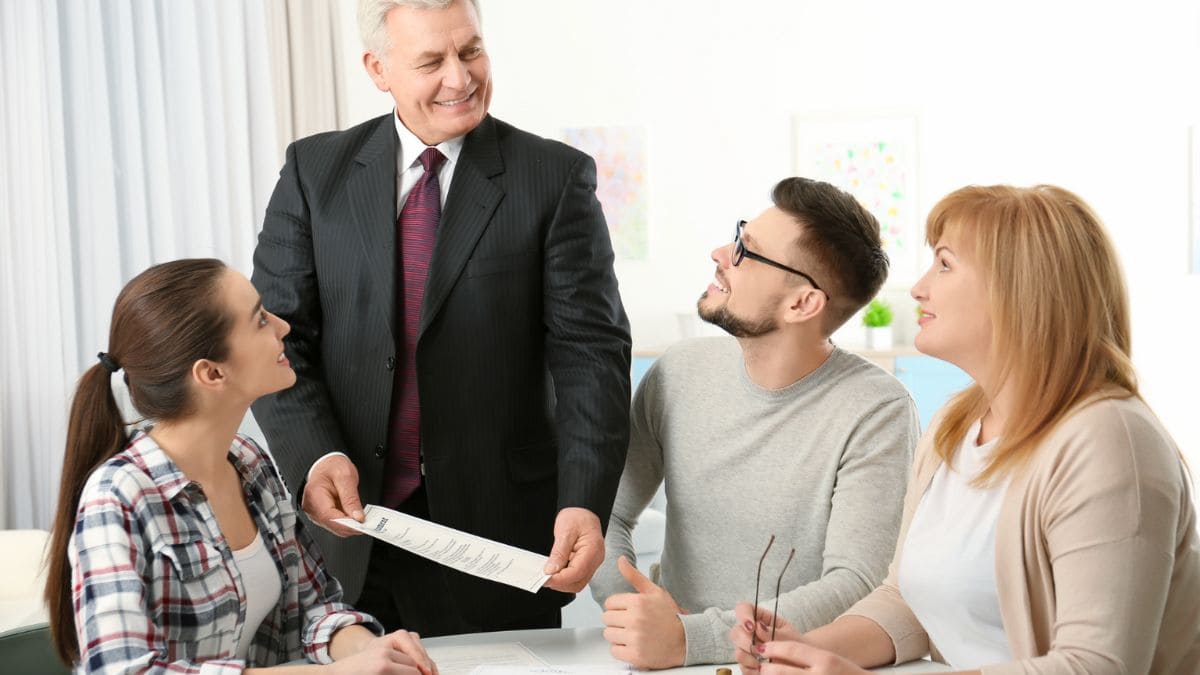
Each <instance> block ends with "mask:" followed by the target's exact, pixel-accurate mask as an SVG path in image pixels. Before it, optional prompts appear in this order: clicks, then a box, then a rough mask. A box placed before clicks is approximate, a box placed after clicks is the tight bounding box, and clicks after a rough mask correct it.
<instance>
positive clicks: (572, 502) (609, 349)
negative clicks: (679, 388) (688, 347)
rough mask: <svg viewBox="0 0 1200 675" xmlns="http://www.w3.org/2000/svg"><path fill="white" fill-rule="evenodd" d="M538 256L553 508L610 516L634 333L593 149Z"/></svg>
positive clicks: (577, 167) (569, 185)
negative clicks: (550, 397) (549, 391)
mask: <svg viewBox="0 0 1200 675" xmlns="http://www.w3.org/2000/svg"><path fill="white" fill-rule="evenodd" d="M543 265H544V273H543V284H544V288H543V295H544V299H543V320H544V322H545V325H546V329H547V336H546V358H547V361H548V364H549V367H550V374H551V376H552V377H553V378H554V393H555V397H556V399H557V403H556V406H555V426H556V429H557V434H558V507H559V508H560V509H562V508H566V507H572V506H577V507H583V508H586V509H588V510H589V511H591V512H593V513H595V514H596V515H597V516H598V517H599V518H600V522H601V523H602V524H604V525H607V523H608V518H609V514H610V512H611V510H612V504H613V498H614V497H615V495H616V491H617V483H618V481H619V480H620V477H621V468H622V467H623V466H624V464H625V453H626V449H627V447H628V444H629V367H630V361H629V359H630V335H629V320H628V319H627V318H626V316H625V309H624V307H623V306H622V305H621V297H620V294H619V293H618V291H617V278H616V274H615V273H614V272H613V250H612V242H611V241H610V240H609V236H608V227H607V225H606V223H605V221H604V213H603V212H602V211H601V210H600V202H599V201H598V200H597V199H596V165H595V163H594V162H593V161H592V159H591V158H590V157H587V156H583V157H580V158H579V159H578V161H576V162H575V164H574V166H572V167H571V171H570V175H569V177H568V179H567V182H566V184H565V185H564V186H563V190H562V193H561V195H560V197H559V201H558V205H557V208H556V209H555V212H554V215H553V217H552V219H551V221H550V224H549V226H548V228H547V231H546V235H545V251H544V263H543Z"/></svg>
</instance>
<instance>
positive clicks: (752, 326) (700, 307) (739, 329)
mask: <svg viewBox="0 0 1200 675" xmlns="http://www.w3.org/2000/svg"><path fill="white" fill-rule="evenodd" d="M707 297H708V291H705V292H704V294H703V295H701V296H700V300H699V301H698V302H697V303H696V311H697V313H699V314H700V318H701V319H703V320H705V321H707V322H708V323H711V324H712V325H714V326H716V327H717V328H720V329H721V330H723V331H725V332H726V333H729V334H730V335H732V336H733V337H735V338H756V337H760V336H762V335H766V334H767V333H770V332H772V331H774V330H776V329H778V328H779V322H777V321H775V319H773V318H771V317H769V316H768V317H765V318H762V319H743V318H742V317H740V316H736V315H735V314H734V313H733V312H731V311H729V306H728V305H721V306H719V307H717V308H716V309H706V308H705V307H704V299H705V298H707Z"/></svg>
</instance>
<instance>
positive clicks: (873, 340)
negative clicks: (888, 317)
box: [867, 326, 892, 352]
mask: <svg viewBox="0 0 1200 675" xmlns="http://www.w3.org/2000/svg"><path fill="white" fill-rule="evenodd" d="M891 348H892V327H891V326H880V327H874V328H873V327H871V326H867V349H872V350H875V351H879V352H884V351H887V350H889V349H891Z"/></svg>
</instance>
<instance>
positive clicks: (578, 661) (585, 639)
mask: <svg viewBox="0 0 1200 675" xmlns="http://www.w3.org/2000/svg"><path fill="white" fill-rule="evenodd" d="M602 631H603V629H602V628H599V627H595V628H559V629H545V630H515V631H505V632H499V633H472V634H470V635H449V636H446V637H437V638H422V639H421V643H422V644H424V645H425V647H426V648H427V649H428V650H429V653H430V656H432V657H433V659H434V660H435V661H436V660H437V649H438V648H439V647H460V646H480V645H487V644H497V643H512V642H519V643H521V644H523V645H525V646H526V647H528V648H529V650H530V651H532V652H533V653H534V654H536V655H537V656H538V657H539V658H541V659H542V660H543V661H545V662H546V663H547V664H549V665H551V666H567V665H590V666H595V665H605V664H611V665H615V666H624V665H625V664H623V663H621V662H620V661H617V660H616V659H614V658H613V657H612V655H611V654H609V653H608V643H607V642H605V641H604V635H603V634H602ZM716 668H717V666H715V665H707V666H691V667H688V668H671V669H669V670H664V671H659V672H662V673H672V674H676V673H678V674H683V673H686V674H687V675H699V674H700V673H705V674H706V675H713V673H714V672H715V669H716ZM732 668H733V671H734V673H738V672H740V671H739V670H738V668H737V666H736V665H733V666H732ZM948 670H950V669H949V668H947V667H946V666H943V665H941V664H939V663H930V662H928V661H918V662H915V663H906V664H904V665H902V666H894V667H890V668H876V669H875V671H874V672H879V673H933V672H945V671H948Z"/></svg>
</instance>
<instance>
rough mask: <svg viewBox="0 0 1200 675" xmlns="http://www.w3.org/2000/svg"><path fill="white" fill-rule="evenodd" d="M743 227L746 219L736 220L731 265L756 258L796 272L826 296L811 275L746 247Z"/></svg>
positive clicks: (786, 270) (776, 267) (787, 270)
mask: <svg viewBox="0 0 1200 675" xmlns="http://www.w3.org/2000/svg"><path fill="white" fill-rule="evenodd" d="M745 227H746V221H744V220H739V221H738V222H737V229H736V230H734V233H733V258H732V259H731V260H730V264H731V265H733V266H734V267H737V266H738V265H740V264H741V262H742V260H744V259H746V258H749V259H751V260H757V261H758V262H760V263H764V264H767V265H770V266H771V267H774V268H775V269H780V270H783V271H784V272H791V273H792V274H798V275H800V276H802V277H804V280H805V281H807V282H808V283H810V284H812V287H813V288H815V289H817V290H818V291H821V292H822V293H825V295H826V296H827V297H828V295H829V293H826V292H825V289H823V288H821V287H820V286H818V285H817V282H816V281H815V280H814V279H813V278H812V277H810V276H808V275H807V274H805V273H804V272H801V271H800V270H798V269H796V268H795V267H788V266H787V265H784V264H783V263H781V262H775V261H774V260H771V259H770V258H768V257H767V256H765V255H760V254H758V253H755V252H754V251H751V250H750V249H748V248H746V244H745V243H744V242H743V241H742V229H743V228H745Z"/></svg>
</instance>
